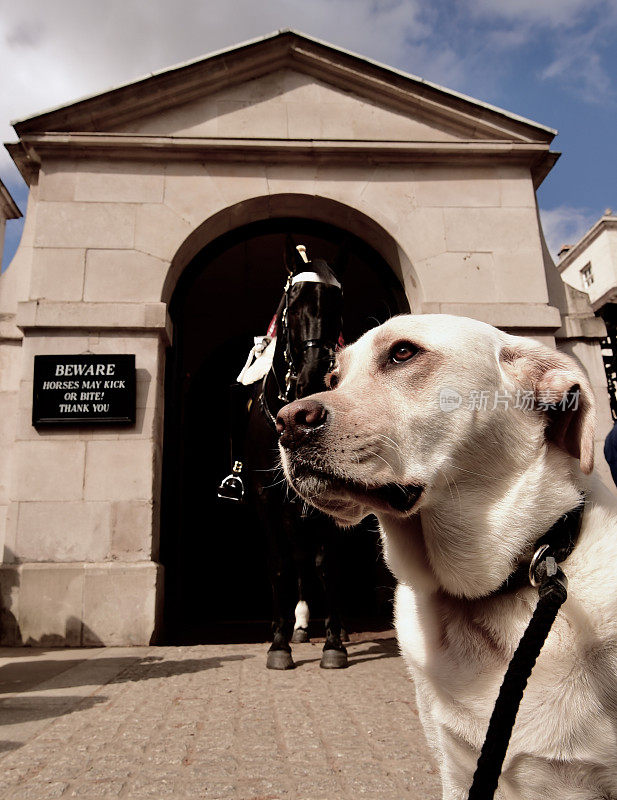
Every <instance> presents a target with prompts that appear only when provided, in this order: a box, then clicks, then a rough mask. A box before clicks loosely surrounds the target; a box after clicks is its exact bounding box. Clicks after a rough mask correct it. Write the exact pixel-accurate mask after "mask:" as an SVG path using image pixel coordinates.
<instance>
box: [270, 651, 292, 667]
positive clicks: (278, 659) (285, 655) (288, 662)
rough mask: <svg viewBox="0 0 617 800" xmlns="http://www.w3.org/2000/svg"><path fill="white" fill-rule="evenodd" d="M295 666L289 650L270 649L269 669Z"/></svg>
mask: <svg viewBox="0 0 617 800" xmlns="http://www.w3.org/2000/svg"><path fill="white" fill-rule="evenodd" d="M295 666H296V665H295V664H294V662H293V658H292V657H291V653H290V652H289V651H288V650H268V657H267V659H266V667H267V668H268V669H293V668H294V667H295Z"/></svg>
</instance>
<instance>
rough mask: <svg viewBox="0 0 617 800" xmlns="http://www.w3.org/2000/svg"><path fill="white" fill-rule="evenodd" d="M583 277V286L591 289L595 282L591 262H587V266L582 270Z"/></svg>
mask: <svg viewBox="0 0 617 800" xmlns="http://www.w3.org/2000/svg"><path fill="white" fill-rule="evenodd" d="M581 277H582V279H583V286H584V287H585V289H589V287H590V286H591V284H592V283H593V274H592V272H591V262H590V263H589V264H585V266H584V267H583V269H582V270H581Z"/></svg>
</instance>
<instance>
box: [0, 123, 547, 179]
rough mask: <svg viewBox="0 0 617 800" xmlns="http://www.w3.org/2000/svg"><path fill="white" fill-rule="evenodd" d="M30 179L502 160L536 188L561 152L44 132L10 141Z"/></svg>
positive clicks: (538, 146) (515, 146)
mask: <svg viewBox="0 0 617 800" xmlns="http://www.w3.org/2000/svg"><path fill="white" fill-rule="evenodd" d="M6 147H7V149H8V150H9V152H10V153H11V156H12V157H13V160H14V161H15V163H16V164H17V166H18V168H19V170H20V172H21V173H22V175H23V176H24V178H25V179H26V180H27V181H29V180H30V179H31V178H32V175H33V174H35V173H36V172H37V171H38V168H39V166H40V165H41V163H42V161H43V160H44V159H45V158H102V159H134V160H150V159H164V160H165V161H170V160H194V159H197V160H201V161H204V160H207V161H235V162H238V161H240V162H260V163H290V162H291V163H315V162H317V163H332V164H357V163H361V164H413V163H433V164H449V165H454V164H456V163H460V164H461V165H469V164H474V165H477V164H485V163H502V164H505V163H507V164H520V165H524V166H527V167H529V168H530V170H531V173H532V175H533V178H534V184H535V186H536V187H537V186H538V185H539V184H540V183H541V182H542V180H543V179H544V177H545V176H546V174H547V173H548V171H549V170H550V169H551V167H552V166H553V164H554V163H555V161H556V160H557V158H558V157H559V154H558V153H554V152H552V151H550V150H549V145H548V144H542V143H538V142H534V143H519V142H512V141H507V140H506V141H495V140H489V141H481V140H477V139H472V140H468V141H458V142H407V141H391V142H388V141H357V140H326V139H322V140H315V139H231V138H204V137H176V136H174V137H171V136H141V135H132V134H113V133H83V132H80V133H43V134H38V135H34V134H31V135H28V136H24V137H23V138H22V140H21V142H16V143H14V144H8V145H6Z"/></svg>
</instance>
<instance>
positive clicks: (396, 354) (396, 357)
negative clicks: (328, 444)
mask: <svg viewBox="0 0 617 800" xmlns="http://www.w3.org/2000/svg"><path fill="white" fill-rule="evenodd" d="M417 352H418V348H417V347H416V346H415V344H412V343H411V342H398V343H397V344H395V345H394V346H393V347H391V348H390V356H389V361H390V363H391V364H402V363H403V362H405V361H409V359H410V358H413V357H414V356H415V354H416V353H417Z"/></svg>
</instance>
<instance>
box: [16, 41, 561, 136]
mask: <svg viewBox="0 0 617 800" xmlns="http://www.w3.org/2000/svg"><path fill="white" fill-rule="evenodd" d="M15 130H16V131H17V133H18V134H19V136H20V137H22V138H23V137H24V136H27V135H29V134H41V133H46V132H52V131H53V132H72V133H75V132H94V133H105V132H115V133H140V134H149V135H159V136H193V137H201V136H203V137H234V138H238V137H240V138H243V137H246V138H261V137H266V138H267V137H275V138H292V139H354V140H366V139H370V140H389V141H452V140H461V139H462V140H499V141H504V140H506V141H513V142H517V143H526V142H544V143H548V142H550V141H551V140H552V138H553V137H554V135H555V131H552V130H550V129H549V128H545V127H544V126H541V125H538V124H537V123H534V122H531V121H529V120H525V119H523V118H521V117H518V116H516V115H514V114H510V113H508V112H506V111H503V110H501V109H498V108H494V107H492V106H488V105H487V104H484V103H481V102H479V101H476V100H473V99H472V98H468V97H465V96H463V95H460V94H458V93H456V92H451V91H449V90H447V89H444V88H443V87H439V86H436V85H434V84H431V83H428V82H426V81H424V80H422V79H420V78H416V77H414V76H411V75H406V74H403V73H401V72H398V71H396V70H392V69H389V68H388V67H385V66H383V65H381V64H377V63H375V62H372V61H370V60H368V59H364V58H362V57H360V56H357V55H354V54H352V53H348V52H346V51H344V50H341V49H338V48H335V47H332V46H331V45H328V44H325V43H323V42H319V41H317V40H314V39H311V38H309V37H306V36H303V35H302V34H298V33H295V32H293V31H283V32H280V33H277V34H273V35H271V36H268V37H264V38H263V39H260V40H256V41H253V42H248V43H246V44H243V45H239V46H237V47H235V48H232V49H230V50H226V51H222V52H220V53H215V54H213V55H211V56H207V57H205V58H202V59H198V60H196V61H193V62H190V63H187V64H182V65H179V66H177V67H173V68H171V69H168V70H165V71H163V72H160V73H157V74H154V75H151V76H148V77H147V78H143V79H142V80H139V81H135V82H134V83H131V84H128V85H126V86H120V87H118V88H116V89H112V90H110V91H108V92H105V93H103V94H99V95H95V96H93V97H90V98H86V99H84V100H80V101H78V102H76V103H72V104H70V105H67V106H64V107H62V108H58V109H54V110H52V111H49V112H46V113H44V114H40V115H37V116H35V117H31V118H29V119H26V120H22V121H21V122H18V123H16V124H15Z"/></svg>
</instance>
